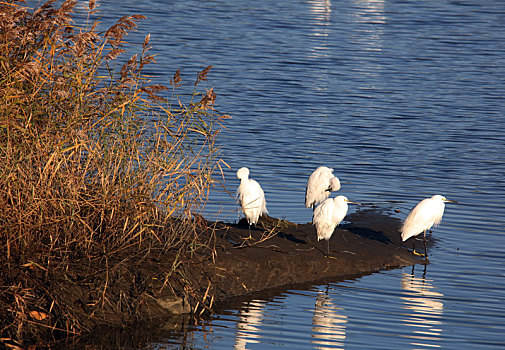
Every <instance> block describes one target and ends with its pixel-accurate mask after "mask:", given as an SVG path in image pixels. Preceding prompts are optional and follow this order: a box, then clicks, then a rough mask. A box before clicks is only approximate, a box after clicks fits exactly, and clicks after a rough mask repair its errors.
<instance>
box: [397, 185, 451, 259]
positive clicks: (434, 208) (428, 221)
mask: <svg viewBox="0 0 505 350" xmlns="http://www.w3.org/2000/svg"><path fill="white" fill-rule="evenodd" d="M446 202H451V203H456V202H455V201H451V200H449V199H447V198H445V197H444V196H441V195H439V194H437V195H434V196H433V197H431V198H426V199H423V200H422V201H420V202H419V203H418V204H417V205H416V206H415V207H414V209H412V210H411V211H410V213H409V215H408V216H407V218H406V219H405V221H404V222H403V226H402V228H401V232H402V241H404V242H405V241H406V240H407V239H409V238H410V237H413V236H417V235H418V234H420V233H421V232H423V241H424V256H425V257H426V258H427V257H428V250H427V249H426V231H427V230H429V229H431V227H432V226H435V227H436V226H437V225H438V224H439V223H440V222H441V221H442V216H443V215H444V209H445V203H446ZM414 241H415V240H413V241H412V248H413V253H414V254H417V255H421V254H419V253H417V252H416V249H415V246H414Z"/></svg>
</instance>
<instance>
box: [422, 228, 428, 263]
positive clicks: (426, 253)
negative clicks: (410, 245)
mask: <svg viewBox="0 0 505 350" xmlns="http://www.w3.org/2000/svg"><path fill="white" fill-rule="evenodd" d="M423 240H424V257H425V258H426V260H428V249H427V248H426V230H424V234H423Z"/></svg>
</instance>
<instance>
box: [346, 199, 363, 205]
mask: <svg viewBox="0 0 505 350" xmlns="http://www.w3.org/2000/svg"><path fill="white" fill-rule="evenodd" d="M346 202H347V203H350V204H356V205H361V203H358V202H351V201H350V200H346Z"/></svg>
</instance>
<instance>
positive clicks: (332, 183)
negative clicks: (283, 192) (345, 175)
mask: <svg viewBox="0 0 505 350" xmlns="http://www.w3.org/2000/svg"><path fill="white" fill-rule="evenodd" d="M339 189H340V181H339V179H338V178H337V177H336V176H334V175H333V169H331V168H327V167H325V166H320V167H319V168H317V169H316V170H314V172H313V173H312V174H311V175H310V176H309V180H308V181H307V188H306V190H305V207H306V208H312V210H314V209H315V207H316V205H318V204H319V203H321V202H322V201H324V200H325V199H326V198H328V197H329V196H330V192H332V191H338V190H339Z"/></svg>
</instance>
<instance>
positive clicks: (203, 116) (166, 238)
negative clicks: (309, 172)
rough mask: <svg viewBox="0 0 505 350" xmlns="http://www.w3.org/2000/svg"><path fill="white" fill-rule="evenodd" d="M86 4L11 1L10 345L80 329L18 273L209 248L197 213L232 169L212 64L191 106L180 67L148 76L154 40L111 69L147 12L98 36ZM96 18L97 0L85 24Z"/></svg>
mask: <svg viewBox="0 0 505 350" xmlns="http://www.w3.org/2000/svg"><path fill="white" fill-rule="evenodd" d="M76 3H77V2H76V1H65V2H63V3H62V4H61V5H59V7H56V5H55V4H56V2H55V1H49V2H47V3H45V4H43V5H41V6H39V7H37V8H28V7H27V6H26V5H25V4H24V3H23V2H22V1H14V0H8V1H3V2H0V208H2V210H1V211H0V249H1V250H0V254H1V258H0V259H1V261H2V263H4V265H5V266H6V267H7V268H6V269H4V271H3V272H2V273H1V274H0V282H1V284H2V285H1V286H0V288H1V294H0V308H1V309H3V310H2V311H1V315H0V318H2V316H3V321H2V322H0V327H1V332H0V333H1V334H2V335H3V338H4V341H6V339H7V340H8V341H11V343H10V344H11V345H12V344H15V341H18V342H21V341H22V339H23V337H26V336H27V333H30V329H31V328H30V327H28V325H30V324H31V325H32V326H33V324H34V323H36V324H43V325H44V327H48V328H51V327H53V330H54V329H62V331H64V332H66V333H79V332H80V331H81V330H82V327H81V325H80V321H79V320H78V319H76V316H75V315H72V314H71V311H69V310H64V308H63V307H62V305H61V304H62V302H61V301H58V300H57V297H52V296H51V291H50V290H48V289H44V288H39V287H37V286H34V285H30V281H31V279H30V278H28V277H26V278H25V279H22V278H19V276H18V277H16V276H13V275H12V271H18V270H20V269H21V270H23V268H24V269H28V270H30V271H38V273H40V274H42V275H45V276H46V278H47V276H49V275H50V274H51V271H55V269H60V270H65V269H67V270H68V269H69V266H70V265H71V263H72V261H73V260H75V259H80V258H82V257H88V258H89V259H91V257H94V256H97V254H105V255H106V256H107V259H110V258H111V256H112V255H113V254H114V253H115V252H121V251H123V250H127V249H131V248H132V247H134V249H135V250H136V251H139V252H145V251H149V250H150V249H154V248H153V247H156V249H158V251H160V252H166V251H168V250H181V251H185V250H188V249H195V247H198V246H201V245H202V244H203V245H205V239H203V240H202V237H200V233H201V232H202V227H199V226H198V223H199V221H198V220H195V219H194V218H195V215H196V214H197V213H198V211H199V209H200V208H201V206H202V205H204V203H205V200H206V198H207V195H208V191H209V188H210V187H211V186H213V184H214V182H215V180H214V178H213V174H214V173H215V172H216V171H219V170H220V168H221V165H222V164H224V163H223V162H222V160H221V159H220V158H219V150H218V148H217V147H216V144H215V141H216V137H217V136H218V133H219V131H220V129H221V124H220V123H221V121H222V120H223V119H225V118H226V117H227V116H225V115H222V114H220V113H219V112H217V111H216V110H215V109H214V101H215V98H216V94H215V92H214V91H213V89H210V90H207V91H203V92H198V88H197V87H198V84H199V83H200V82H201V81H204V80H206V79H207V74H208V72H209V70H210V67H207V68H205V69H204V70H203V71H202V72H200V73H198V75H197V77H196V81H195V90H194V93H193V96H191V98H190V101H189V102H188V103H184V101H182V98H181V97H179V95H178V93H177V91H178V88H179V87H180V86H181V84H182V83H183V82H182V80H181V74H180V72H179V71H177V72H176V73H175V75H174V76H173V78H172V79H171V87H170V88H167V87H165V86H161V85H156V84H151V81H150V79H149V77H148V76H146V75H145V74H144V68H145V66H146V65H148V64H152V63H155V57H154V55H152V54H151V53H150V45H149V41H150V36H149V35H148V36H147V37H146V38H145V41H144V43H143V45H142V49H141V52H140V53H139V54H137V55H134V56H132V57H131V58H129V59H128V60H126V62H125V63H124V64H122V65H121V66H120V69H119V70H118V71H114V68H113V67H114V66H116V65H119V64H118V63H114V62H116V61H117V62H119V61H118V58H119V57H122V56H121V55H122V54H124V53H125V48H124V44H125V36H126V35H127V33H128V32H129V31H132V30H134V29H135V28H136V25H137V22H138V21H139V20H141V19H143V18H144V17H143V16H139V15H133V16H128V17H123V18H121V19H120V20H119V21H118V22H117V23H116V24H115V25H113V26H112V27H111V28H110V29H108V30H107V31H105V32H104V33H103V34H101V33H99V32H98V30H97V27H98V22H96V21H92V20H89V21H88V22H87V23H85V24H83V25H80V24H76V23H75V22H74V20H73V12H74V10H75V8H76ZM96 12H97V8H96V4H95V2H94V1H90V2H89V8H88V9H87V15H88V19H92V18H93V17H94V16H95V15H96ZM164 95H167V96H171V97H167V96H164ZM202 242H203V243H202ZM176 256H178V255H176ZM131 258H132V259H133V257H131ZM175 265H177V264H174V266H175ZM106 271H107V273H108V271H109V270H108V267H107V268H106ZM107 281H108V278H105V282H104V288H103V294H104V295H103V298H102V299H101V302H102V303H104V302H105V301H106V299H107V295H106V294H107ZM35 311H36V312H38V314H36V313H34V312H35ZM30 312H31V314H30ZM57 312H59V320H57V321H52V320H53V319H54V315H55V314H56V313H57ZM65 313H67V314H65ZM30 315H31V316H32V317H31V316H30ZM33 315H36V317H33ZM44 315H46V316H47V317H43V316H44ZM51 315H53V317H52V318H51ZM37 318H40V319H37ZM62 318H63V319H64V320H62ZM44 322H46V323H44ZM33 327H35V326H33ZM33 327H32V328H33ZM6 344H7V343H6ZM13 346H14V345H13Z"/></svg>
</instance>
